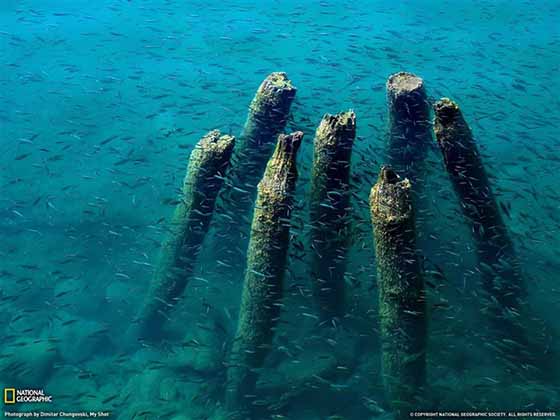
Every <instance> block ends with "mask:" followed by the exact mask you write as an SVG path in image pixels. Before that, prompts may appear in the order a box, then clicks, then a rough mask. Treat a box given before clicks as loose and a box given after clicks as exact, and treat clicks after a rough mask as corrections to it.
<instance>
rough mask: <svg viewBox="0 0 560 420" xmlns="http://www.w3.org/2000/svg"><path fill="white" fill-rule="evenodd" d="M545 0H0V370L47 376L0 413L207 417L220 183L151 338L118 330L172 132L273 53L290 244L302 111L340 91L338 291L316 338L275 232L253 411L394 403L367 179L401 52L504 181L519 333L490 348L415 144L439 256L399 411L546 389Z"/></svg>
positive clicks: (550, 8) (549, 15)
mask: <svg viewBox="0 0 560 420" xmlns="http://www.w3.org/2000/svg"><path fill="white" fill-rule="evenodd" d="M559 9H560V5H559V4H558V3H557V2H554V1H537V2H529V1H527V2H518V1H508V2H506V1H495V2H491V1H475V2H470V1H449V2H444V1H407V2H402V3H398V4H397V3H395V2H386V1H371V2H366V1H362V0H357V1H354V2H350V3H341V2H334V1H321V2H311V1H305V2H303V1H302V2H292V1H285V2H284V1H283V2H278V1H277V2H273V1H259V2H258V3H257V4H254V3H251V2H240V1H235V2H214V3H213V2H195V1H189V2H179V1H171V0H168V1H155V0H144V1H135V0H129V1H117V0H97V1H89V2H86V1H82V0H72V1H70V0H35V1H31V0H29V1H23V0H22V1H18V0H2V2H0V51H1V54H0V56H1V61H2V68H3V71H2V72H1V74H0V134H1V135H0V154H1V155H2V163H1V170H0V185H1V191H2V194H1V196H0V235H1V236H0V239H1V240H0V308H1V310H0V331H1V335H0V337H2V341H1V348H0V351H1V353H0V356H1V357H0V369H1V374H0V385H1V386H2V387H16V388H42V389H44V391H45V393H48V394H50V395H52V396H53V403H52V404H44V405H33V404H16V405H14V406H10V407H8V406H4V407H3V411H4V412H5V411H7V410H8V408H9V409H10V410H11V411H18V412H25V411H32V410H39V408H38V407H40V409H41V410H43V411H60V410H65V411H67V412H73V411H75V412H78V411H88V412H89V411H93V410H104V411H108V412H110V413H111V416H112V417H113V418H118V419H132V418H138V419H142V418H145V419H156V418H161V419H174V420H185V419H206V418H209V419H218V418H225V417H224V409H223V396H224V382H225V372H226V365H227V354H228V349H229V347H230V345H231V340H232V338H233V334H234V333H235V328H236V320H237V312H238V309H239V301H240V293H241V286H242V275H232V274H231V271H230V270H227V267H225V266H224V264H225V263H224V264H222V263H221V262H222V258H221V256H220V255H219V253H217V252H214V251H215V250H217V249H219V247H216V246H215V244H216V243H218V242H219V237H217V235H216V231H217V230H219V228H220V226H224V225H227V224H228V223H231V215H230V214H228V212H227V203H220V204H219V205H218V207H217V209H216V214H215V215H214V219H213V222H212V229H211V232H210V235H209V237H208V238H207V240H206V242H205V247H204V249H203V252H202V255H201V258H200V259H199V264H198V265H197V273H196V275H195V277H194V278H193V279H192V280H191V282H190V284H189V286H188V288H187V290H186V292H185V296H184V298H183V299H181V301H180V302H179V303H178V305H177V307H176V308H175V309H174V311H173V312H172V314H171V316H170V318H171V321H170V326H171V330H172V331H173V334H172V335H171V338H168V339H166V340H162V341H161V342H159V343H155V344H150V345H147V344H146V345H144V346H141V348H139V349H130V348H128V347H127V346H126V345H125V344H126V343H125V341H126V340H124V339H123V336H124V335H125V332H126V331H127V330H128V328H129V326H130V324H131V323H132V321H133V319H134V316H135V314H136V313H137V311H138V309H139V307H140V305H141V304H142V301H143V299H144V296H145V295H146V293H147V291H148V286H149V282H150V279H151V276H152V273H153V271H154V267H155V266H156V264H157V256H158V250H159V247H160V244H161V242H162V241H163V240H164V238H165V237H166V235H167V234H168V229H167V227H166V222H167V221H168V220H169V218H170V217H171V214H172V212H173V208H174V206H175V204H176V198H177V196H178V193H179V191H180V188H181V184H182V179H183V177H184V174H185V170H186V166H187V161H188V157H189V154H190V151H191V150H192V148H193V146H194V145H195V143H196V142H197V141H198V140H199V139H200V138H201V137H202V136H203V135H204V134H205V133H207V132H208V131H209V130H211V129H214V128H218V129H220V130H222V132H224V133H231V134H233V135H239V134H240V132H241V130H242V128H243V124H244V122H245V119H246V116H247V108H248V105H249V103H250V101H251V99H252V97H253V96H254V94H255V91H256V89H257V87H258V86H259V84H260V83H261V81H262V80H263V79H264V78H265V77H266V76H267V75H268V74H269V73H271V72H273V71H285V72H286V73H287V74H288V76H289V78H290V79H291V80H292V82H293V84H294V85H295V86H296V87H297V96H296V99H295V102H294V104H293V105H292V108H291V117H290V121H289V122H288V126H287V128H286V131H287V132H289V131H294V130H302V131H303V132H304V133H305V137H304V140H303V145H302V149H301V150H300V152H299V158H298V170H299V179H298V183H297V192H296V196H295V199H296V203H295V206H294V212H293V219H294V220H295V222H294V226H293V228H292V234H293V238H292V239H293V240H292V242H293V244H295V245H297V244H299V243H302V244H307V242H308V239H309V229H308V227H307V217H308V204H309V203H308V197H309V178H310V173H311V172H310V170H311V168H310V167H311V160H312V151H313V137H314V131H315V128H316V127H317V125H318V124H319V122H320V120H321V118H322V116H323V114H324V113H327V112H328V113H338V112H341V111H344V110H347V109H350V108H352V109H354V111H355V112H356V116H357V140H356V144H355V146H354V152H353V157H352V169H351V170H352V174H353V177H352V190H353V192H354V196H353V203H352V205H353V218H354V227H355V230H354V235H353V240H352V248H351V251H350V260H349V263H348V267H347V275H346V282H347V286H348V289H349V295H350V296H349V302H350V303H349V305H348V316H347V317H346V319H347V321H346V324H347V325H345V326H344V328H341V330H340V331H339V332H337V333H336V336H335V337H331V338H329V340H332V341H327V344H326V345H325V340H322V339H321V337H322V336H321V334H322V332H321V327H320V326H318V325H317V321H316V318H315V315H314V305H313V301H312V299H311V296H310V292H309V290H310V284H309V267H308V263H307V262H306V258H307V256H308V254H309V252H310V251H309V247H307V245H305V248H304V251H303V256H302V254H301V252H302V251H301V250H300V247H299V246H295V245H292V246H291V248H290V259H289V264H288V265H289V267H288V270H287V275H286V285H285V289H286V291H285V299H284V303H285V307H284V308H283V312H282V322H281V323H280V324H279V327H278V328H277V334H276V341H275V342H274V345H273V350H272V352H271V354H270V355H269V357H268V359H267V362H266V365H265V367H264V368H263V370H262V372H261V374H260V377H261V383H260V385H259V387H258V392H259V397H258V400H257V401H259V404H257V405H258V406H260V407H261V409H260V411H259V414H257V415H256V416H257V417H258V418H278V419H280V418H287V419H309V420H314V419H327V418H331V419H337V418H338V419H340V418H344V419H366V418H367V419H369V418H378V417H383V418H386V417H387V418H388V417H389V416H391V412H392V410H391V407H390V404H388V403H387V401H386V398H385V396H384V393H383V385H382V383H383V381H382V374H381V371H380V365H379V355H380V347H379V329H378V325H377V320H378V318H377V286H376V270H375V255H374V249H373V239H372V233H371V224H370V220H369V210H368V207H367V197H368V194H369V190H370V188H371V186H372V185H373V184H374V183H375V181H376V179H377V174H378V172H379V169H380V167H381V165H382V164H383V163H385V162H384V160H385V155H384V151H385V146H386V131H387V130H386V128H387V122H388V116H387V104H386V94H385V82H386V80H387V78H388V76H389V75H391V74H393V73H395V72H398V71H402V70H404V71H409V72H413V73H415V74H417V75H418V76H420V77H422V78H423V79H424V81H425V85H426V90H427V93H428V96H429V97H430V98H434V99H437V98H440V97H442V96H447V97H450V98H452V99H454V100H455V101H456V102H457V103H459V104H460V106H461V108H462V110H463V112H464V115H465V118H466V119H467V121H468V122H469V124H470V126H471V129H472V131H473V134H474V136H475V138H476V141H477V143H478V145H479V148H480V150H481V152H482V155H483V159H484V163H485V165H486V169H487V171H488V173H489V174H491V182H492V186H493V189H494V193H495V194H496V196H497V198H498V201H499V202H500V203H502V211H503V212H504V214H503V216H504V219H505V221H506V223H507V225H508V228H509V231H510V235H511V237H512V239H513V241H514V243H515V246H516V249H517V253H518V256H519V259H520V261H521V264H522V267H523V271H524V274H525V278H526V280H527V284H528V289H529V294H528V301H529V302H530V304H531V313H530V314H529V315H527V317H528V319H527V322H529V323H531V325H532V327H531V333H532V335H533V336H534V337H535V340H536V341H538V345H535V349H536V350H535V351H534V353H533V354H532V356H533V358H534V359H533V358H531V359H530V360H531V361H529V359H527V363H524V362H523V361H520V362H518V363H515V364H514V367H511V366H509V368H504V366H503V363H502V362H503V360H502V359H501V358H500V357H497V356H496V355H495V353H493V351H492V342H491V341H490V342H489V341H488V339H487V338H485V337H486V336H485V335H484V334H482V332H481V331H482V330H483V329H484V327H483V326H484V325H485V312H484V311H483V310H482V309H483V308H482V305H481V304H480V301H479V300H478V293H477V290H478V288H479V287H480V286H479V278H478V271H477V270H476V264H477V263H476V259H475V257H474V252H473V243H472V239H471V237H470V231H469V226H468V223H467V222H466V221H465V219H464V217H463V215H462V214H461V211H460V206H459V204H458V200H457V197H456V195H455V194H454V192H453V188H452V186H451V183H450V181H449V179H448V176H447V174H446V172H445V169H444V166H443V164H442V159H441V156H440V154H439V151H438V150H437V147H434V149H433V150H432V151H431V152H430V154H429V156H428V158H427V162H428V165H427V171H426V174H425V185H424V189H425V191H426V194H427V198H428V199H427V200H425V201H424V205H425V206H426V207H425V208H423V209H420V211H421V212H422V213H423V214H424V215H425V216H426V219H427V221H426V222H425V225H426V226H425V228H426V232H427V233H426V235H425V237H423V238H421V240H420V243H421V244H422V247H423V252H424V254H425V256H426V258H427V259H428V260H429V263H427V265H428V271H429V272H430V273H436V275H431V274H429V273H427V279H428V280H429V281H430V282H431V283H432V284H433V285H434V286H433V287H430V288H429V289H428V304H429V318H430V326H429V331H430V333H429V344H428V384H429V387H430V388H429V392H428V395H429V398H428V402H424V403H418V404H419V405H418V410H419V411H421V410H422V411H427V410H459V411H488V410H490V411H510V410H513V411H522V412H525V411H527V412H536V411H539V410H540V411H555V410H556V411H558V410H559V407H560V393H559V392H560V380H559V378H560V377H559V366H558V363H557V362H555V360H556V361H557V360H558V357H557V356H555V355H556V354H557V353H555V352H557V351H558V350H560V348H559V347H560V341H559V337H558V334H560V328H559V326H558V324H557V313H558V310H560V287H559V286H558V284H557V280H558V278H560V241H559V239H558V231H559V228H560V217H559V216H558V210H559V208H558V202H559V201H558V199H559V197H560V195H559V192H558V188H557V178H556V177H557V174H558V171H559V170H560V158H559V157H558V150H559V146H560V140H559V139H558V128H559V121H560V101H559V99H558V95H557V92H558V90H559V89H560V78H559V77H558V70H559V63H560V38H559V35H560V10H559ZM434 146H435V144H434ZM417 211H418V209H417ZM234 216H235V217H243V216H244V217H248V216H247V215H234ZM237 274H239V273H237ZM537 339H538V340H537ZM533 365H535V366H536V367H534V366H533ZM539 366H540V367H541V370H542V371H541V370H539ZM542 366H544V368H542ZM260 402H262V403H260ZM262 407H265V408H262ZM337 416H339V417H337Z"/></svg>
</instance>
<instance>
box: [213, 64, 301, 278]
mask: <svg viewBox="0 0 560 420" xmlns="http://www.w3.org/2000/svg"><path fill="white" fill-rule="evenodd" d="M295 95H296V88H295V87H294V86H293V85H292V82H291V81H290V80H289V79H288V76H287V75H286V73H283V72H275V73H271V74H270V75H268V77H267V78H266V79H265V80H264V81H263V82H262V83H261V85H260V86H259V89H258V90H257V93H256V94H255V97H254V98H253V100H252V102H251V105H250V106H249V114H248V116H247V121H246V122H245V126H244V128H243V132H242V133H241V135H240V136H239V141H238V144H237V145H236V148H235V153H234V156H233V159H232V160H233V162H234V163H233V165H232V169H231V171H230V174H229V176H228V178H229V182H228V185H227V186H226V188H224V191H223V193H222V194H221V196H223V198H224V210H225V211H226V212H228V213H229V214H232V215H235V217H236V218H237V223H236V224H235V225H231V224H229V225H228V232H227V234H224V235H220V241H219V242H220V243H219V244H217V246H219V247H220V248H223V249H224V250H225V251H226V252H224V253H222V255H223V258H224V260H226V261H227V263H228V264H229V265H231V266H232V268H231V272H232V273H236V272H243V270H242V268H243V264H244V261H243V260H239V259H237V258H235V257H234V256H233V255H231V254H230V253H229V252H228V250H231V249H233V248H234V247H240V248H242V249H243V250H245V248H246V246H247V241H246V239H245V238H246V237H247V236H248V233H249V230H250V220H251V212H252V208H253V205H254V200H255V194H256V190H257V184H258V182H259V181H260V179H261V178H262V176H263V172H264V170H265V167H266V165H267V162H268V159H269V158H270V156H271V154H272V152H273V150H274V144H275V142H276V140H277V137H278V135H279V134H280V133H282V131H283V130H284V128H285V127H286V124H287V122H288V116H289V113H290V107H291V105H292V102H293V100H294V98H295Z"/></svg>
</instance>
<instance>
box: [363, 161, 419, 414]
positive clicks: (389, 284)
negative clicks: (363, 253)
mask: <svg viewBox="0 0 560 420" xmlns="http://www.w3.org/2000/svg"><path fill="white" fill-rule="evenodd" d="M410 189H411V185H410V182H409V181H408V179H401V178H400V177H399V176H398V175H397V173H396V172H395V171H394V170H393V169H391V168H390V167H388V166H384V167H383V168H381V172H380V174H379V178H378V180H377V183H376V184H375V185H374V186H373V188H372V189H371V194H370V198H369V203H370V211H371V221H372V224H373V235H374V239H375V241H374V242H375V259H376V264H377V283H378V288H379V324H380V335H381V358H382V362H381V365H382V371H383V379H384V385H385V390H386V393H387V397H388V400H389V402H390V403H391V405H392V407H393V409H394V410H395V413H396V415H395V418H396V419H399V420H400V419H405V418H409V413H410V412H411V411H413V410H414V409H415V408H416V407H417V406H418V405H417V403H418V400H419V398H421V397H422V392H423V389H424V387H425V385H426V342H427V320H426V295H425V288H424V280H423V276H422V273H421V268H420V260H419V257H418V253H417V251H416V233H415V222H414V211H413V206H412V199H411V194H410Z"/></svg>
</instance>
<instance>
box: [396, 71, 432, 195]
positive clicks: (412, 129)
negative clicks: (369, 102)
mask: <svg viewBox="0 0 560 420" xmlns="http://www.w3.org/2000/svg"><path fill="white" fill-rule="evenodd" d="M387 102H388V107H389V145H388V152H387V155H388V160H389V164H390V165H391V166H392V167H393V168H394V169H395V170H396V171H397V173H398V174H400V175H401V176H404V177H406V178H408V179H410V180H411V182H412V184H413V188H415V189H416V188H417V187H419V186H420V185H419V184H421V182H417V181H421V179H422V178H423V175H422V172H423V170H422V166H423V164H424V163H423V161H424V159H425V157H426V154H427V151H428V148H429V147H430V144H431V141H432V129H431V122H430V104H429V102H428V98H427V95H426V91H425V89H424V82H423V80H422V79H421V78H420V77H418V76H415V75H414V74H412V73H406V72H400V73H396V74H393V75H391V76H390V77H389V79H388V80H387Z"/></svg>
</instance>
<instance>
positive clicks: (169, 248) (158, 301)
mask: <svg viewBox="0 0 560 420" xmlns="http://www.w3.org/2000/svg"><path fill="white" fill-rule="evenodd" d="M234 143H235V138H234V137H232V136H228V135H221V134H220V132H219V131H218V130H213V131H211V132H209V133H208V134H207V135H205V136H204V137H203V138H202V139H201V140H200V141H199V142H198V143H197V145H196V146H195V148H194V149H193V151H192V153H191V156H190V159H189V164H188V168H187V174H186V176H185V180H184V183H183V189H182V197H181V200H180V202H179V204H178V205H177V207H176V208H175V212H174V214H173V217H172V220H171V223H170V224H169V234H168V237H167V239H166V240H165V242H164V243H163V245H162V248H161V251H160V255H159V260H158V264H157V266H156V271H155V273H154V276H153V278H152V282H151V285H150V289H149V292H148V295H147V297H146V300H145V303H144V305H143V307H142V309H141V311H140V313H139V315H138V319H137V322H138V325H137V329H136V330H137V334H136V335H137V338H143V339H154V338H157V337H158V335H159V334H160V332H161V328H162V327H163V325H164V323H165V321H166V320H167V313H168V312H169V311H170V309H171V308H172V307H173V305H174V304H175V303H176V301H177V300H178V299H179V298H180V297H181V294H182V293H183V291H184V290H185V287H186V286H187V283H188V281H189V277H190V275H191V274H192V271H193V269H194V266H195V263H196V259H197V256H198V254H199V251H200V248H201V246H202V243H203V241H204V237H205V236H206V233H207V232H208V229H209V225H210V220H211V218H212V213H213V211H214V204H215V202H216V197H217V195H218V192H219V191H220V188H221V187H222V184H223V176H224V175H225V171H226V169H227V168H228V166H229V162H230V158H231V154H232V151H233V147H234Z"/></svg>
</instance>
